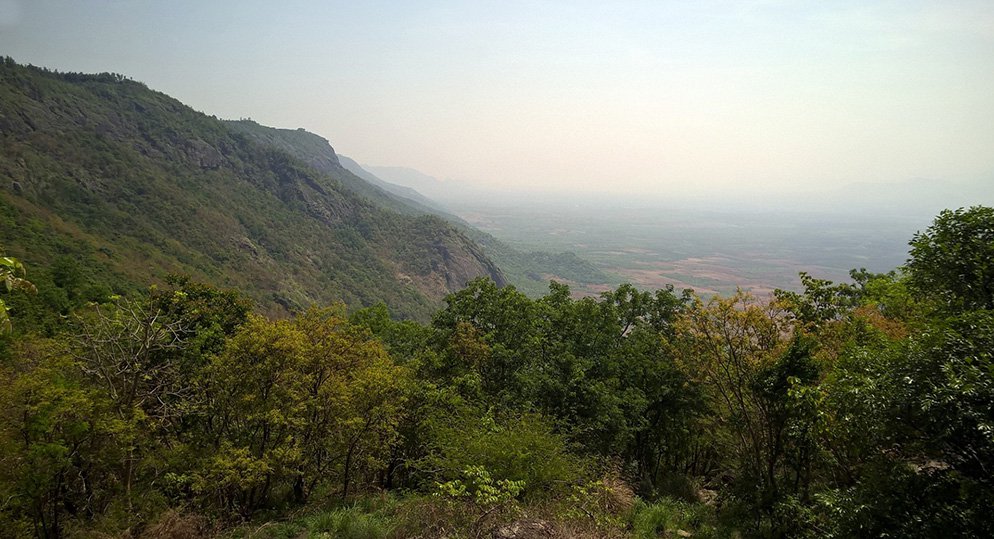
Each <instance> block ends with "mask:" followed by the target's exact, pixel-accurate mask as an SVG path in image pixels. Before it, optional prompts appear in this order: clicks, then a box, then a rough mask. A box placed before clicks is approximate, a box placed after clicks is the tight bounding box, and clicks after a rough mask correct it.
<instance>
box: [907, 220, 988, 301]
mask: <svg viewBox="0 0 994 539" xmlns="http://www.w3.org/2000/svg"><path fill="white" fill-rule="evenodd" d="M910 245H911V252H910V258H909V259H908V262H907V264H906V270H907V272H908V276H909V280H910V283H911V285H912V286H913V288H914V289H915V290H916V291H917V292H918V293H919V294H921V295H923V296H925V297H928V298H933V299H935V300H936V301H937V302H938V303H939V305H941V306H942V307H944V308H946V309H949V310H952V311H963V310H971V309H988V310H989V309H994V208H989V207H985V206H973V207H971V208H969V209H963V208H960V209H958V210H955V211H952V210H943V211H942V212H941V213H940V214H939V216H938V217H936V218H935V221H934V222H933V223H932V225H931V226H930V227H929V228H928V229H927V230H926V231H925V232H918V233H917V234H915V235H914V237H913V238H912V240H911V243H910Z"/></svg>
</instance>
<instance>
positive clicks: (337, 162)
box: [225, 120, 611, 297]
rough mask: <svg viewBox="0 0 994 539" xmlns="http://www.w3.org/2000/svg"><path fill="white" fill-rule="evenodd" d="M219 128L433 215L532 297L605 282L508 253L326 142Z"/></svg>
mask: <svg viewBox="0 0 994 539" xmlns="http://www.w3.org/2000/svg"><path fill="white" fill-rule="evenodd" d="M225 123H226V124H227V125H228V126H230V127H231V128H232V129H234V130H236V131H238V132H240V133H243V134H245V135H246V136H249V137H251V138H253V139H255V140H257V141H258V142H261V143H264V144H267V145H272V146H275V147H278V148H280V149H282V150H285V151H287V152H288V153H290V154H291V155H293V156H294V157H297V158H298V159H300V160H301V161H303V162H305V163H307V164H309V165H311V166H312V167H314V168H315V169H317V170H319V171H321V172H324V173H326V174H328V175H330V176H331V177H333V178H335V179H336V180H338V181H340V182H341V184H342V186H344V187H345V188H346V189H349V190H351V191H353V192H354V193H356V194H357V195H359V196H361V197H364V198H366V199H368V200H370V201H371V202H374V203H376V204H378V205H380V206H383V207H387V208H390V209H391V210H393V211H396V212H398V213H403V214H405V215H422V216H423V215H434V216H436V217H440V218H442V219H445V220H446V221H448V222H449V223H451V224H452V225H453V226H455V227H456V228H457V229H458V230H459V231H460V232H462V233H463V234H465V235H466V236H467V237H468V238H470V239H471V240H472V241H474V242H475V243H477V244H478V245H480V246H481V247H483V252H484V253H485V254H486V256H487V257H488V258H489V259H491V260H493V261H494V262H495V263H496V264H497V266H498V267H499V268H500V269H501V271H502V272H503V275H504V276H505V277H506V278H507V280H508V282H509V283H511V284H513V285H514V286H516V287H517V288H519V289H520V290H522V291H523V292H525V293H527V294H529V295H531V296H533V297H538V296H541V295H542V294H544V293H546V292H547V291H548V289H549V280H550V279H555V280H558V281H566V282H570V283H581V284H606V283H608V282H610V281H611V279H610V277H608V276H607V275H605V274H604V273H603V272H602V271H600V270H599V269H597V268H596V267H595V266H594V265H593V264H591V263H590V262H588V261H586V260H584V259H582V258H580V257H578V256H577V255H576V254H574V253H570V252H563V253H549V252H544V251H524V250H520V249H516V248H513V247H511V246H510V245H508V244H507V243H505V242H503V241H500V240H499V239H497V238H496V237H494V236H493V235H491V234H488V233H486V232H483V231H481V230H479V229H477V228H474V227H473V226H472V225H470V224H469V223H467V222H466V221H464V220H463V219H461V218H459V217H458V216H456V215H454V214H452V213H450V212H448V211H446V210H445V209H443V208H442V207H441V206H440V205H439V204H437V203H435V202H434V201H432V200H431V199H429V198H427V197H425V196H423V195H421V193H419V192H418V191H416V190H414V189H413V188H410V187H404V186H400V185H396V184H392V183H390V182H387V181H385V180H383V179H381V178H379V177H377V176H376V175H375V174H373V173H371V172H369V171H368V170H366V169H364V168H363V167H362V166H360V165H359V164H358V163H356V162H355V161H353V160H352V159H349V158H348V157H344V156H341V155H337V154H336V153H335V150H334V149H333V148H332V147H331V144H330V143H329V142H328V140H327V139H325V138H323V137H321V136H319V135H316V134H314V133H310V132H308V131H305V130H304V129H278V128H274V127H267V126H263V125H259V124H258V123H256V122H253V121H251V120H238V121H227V122H225ZM404 170H407V169H404Z"/></svg>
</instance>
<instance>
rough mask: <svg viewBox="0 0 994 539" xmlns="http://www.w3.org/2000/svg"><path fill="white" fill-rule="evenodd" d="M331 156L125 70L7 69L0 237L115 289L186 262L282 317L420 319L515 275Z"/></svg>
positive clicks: (10, 65)
mask: <svg viewBox="0 0 994 539" xmlns="http://www.w3.org/2000/svg"><path fill="white" fill-rule="evenodd" d="M332 155H334V153H333V152H332ZM318 166H320V164H318V163H307V162H305V161H303V160H301V159H300V158H298V157H295V156H294V155H292V152H288V151H287V148H286V147H285V146H281V145H280V144H278V141H268V142H267V141H264V140H260V139H259V137H253V136H248V135H246V134H245V133H244V132H242V131H239V130H237V129H233V128H232V127H231V126H230V125H229V124H227V123H226V122H222V121H219V120H217V119H216V118H214V117H211V116H206V115H204V114H202V113H199V112H196V111H194V110H193V109H191V108H189V107H187V106H185V105H183V104H182V103H180V102H179V101H177V100H175V99H172V98H170V97H168V96H166V95H164V94H162V93H159V92H155V91H152V90H150V89H148V88H147V87H145V86H144V85H142V84H140V83H137V82H134V81H131V80H128V79H126V78H124V77H122V76H119V75H111V74H101V75H82V74H73V73H66V74H61V73H54V72H50V71H47V70H43V69H39V68H35V67H31V66H19V65H17V64H15V63H14V62H13V61H12V60H10V59H9V58H8V59H5V61H4V62H3V63H2V65H0V245H3V246H5V247H6V249H7V250H8V251H9V252H11V253H12V254H15V255H17V256H19V257H21V258H23V259H24V261H25V262H26V263H27V264H28V265H29V267H32V268H35V269H38V268H48V267H50V266H51V265H52V263H53V260H56V259H59V258H60V257H62V258H65V257H69V258H71V259H73V260H78V261H81V262H83V263H82V264H81V266H83V267H86V268H96V269H92V270H88V271H89V272H90V275H89V277H90V278H92V279H96V280H103V281H104V282H106V283H108V284H109V285H112V287H113V288H115V289H117V290H122V289H127V288H129V287H132V288H134V287H139V286H144V285H147V284H148V283H149V282H151V281H153V280H155V279H156V278H159V277H161V276H163V275H165V274H166V273H169V272H179V273H185V274H189V275H191V276H193V277H195V278H198V279H202V280H205V281H207V282H210V283H213V284H216V285H220V286H230V287H237V288H239V289H241V290H243V291H245V292H246V293H247V294H249V295H250V296H251V297H253V298H254V299H256V300H257V301H258V302H259V303H260V305H261V306H262V307H263V308H264V309H265V310H267V311H270V312H278V311H280V310H283V309H295V308H299V307H302V306H305V305H308V304H310V303H327V302H330V301H337V300H342V301H345V302H347V303H349V304H352V305H369V304H372V303H375V302H377V301H386V302H387V303H388V304H389V305H391V308H393V309H394V310H395V311H396V312H397V313H398V314H400V315H402V316H407V317H417V318H422V319H424V318H426V317H427V316H429V315H430V313H431V312H432V311H433V310H434V309H435V308H436V307H437V306H438V305H439V303H440V301H441V299H442V298H443V297H444V296H445V295H446V294H447V293H449V292H451V291H454V290H457V289H459V288H461V287H462V286H463V285H465V283H466V282H468V281H469V280H471V279H473V278H475V277H478V276H489V277H491V278H493V279H494V280H495V281H497V282H499V283H503V281H504V279H503V275H502V274H501V273H500V271H499V270H498V269H497V267H496V266H495V265H494V264H493V263H492V262H491V261H490V260H489V259H488V258H487V257H486V256H485V255H484V254H483V252H482V250H481V249H480V247H479V246H477V245H476V244H475V243H474V242H472V241H471V240H470V239H468V238H467V237H466V236H465V234H463V233H462V232H460V231H459V230H456V229H455V228H454V227H452V226H451V225H449V224H448V223H446V222H445V221H444V220H442V219H440V218H438V217H434V216H429V215H423V214H422V215H414V214H413V212H408V214H407V215H404V214H401V213H397V212H395V211H391V210H389V209H386V208H384V207H382V206H380V205H378V204H377V202H378V201H377V200H371V197H364V196H359V195H357V194H356V192H355V191H354V189H353V188H350V187H347V186H345V185H343V184H344V182H345V181H347V180H348V178H342V177H335V176H333V175H331V174H329V173H327V172H322V171H320V170H316V167H318ZM350 176H351V175H350ZM356 180H357V181H361V180H358V179H356ZM370 187H372V186H370Z"/></svg>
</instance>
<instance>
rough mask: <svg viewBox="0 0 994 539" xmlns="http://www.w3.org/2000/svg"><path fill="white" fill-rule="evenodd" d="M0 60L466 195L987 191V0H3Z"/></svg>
mask: <svg viewBox="0 0 994 539" xmlns="http://www.w3.org/2000/svg"><path fill="white" fill-rule="evenodd" d="M0 54H7V55H10V56H13V57H14V59H15V60H17V61H19V62H25V63H33V64H37V65H44V66H48V67H52V68H55V69H59V70H68V71H86V72H94V71H114V72H120V73H124V74H126V75H129V76H131V77H132V78H135V79H137V80H140V81H142V82H145V83H146V84H148V85H149V86H151V87H152V88H154V89H158V90H161V91H163V92H166V93H168V94H170V95H172V96H174V97H176V98H178V99H180V100H182V101H184V102H186V103H187V104H189V105H191V106H193V107H194V108H197V109H199V110H202V111H204V112H206V113H208V114H216V115H217V116H219V117H224V118H239V117H251V118H253V119H255V120H257V121H259V122H260V123H263V124H266V125H272V126H278V127H304V128H306V129H308V130H311V131H314V132H316V133H319V134H321V135H323V136H325V137H326V138H328V139H330V140H331V142H332V144H333V145H334V146H335V148H336V150H338V151H339V152H340V153H343V154H346V155H349V156H351V157H353V158H355V159H356V160H358V161H360V162H363V163H372V164H378V165H404V166H410V167H413V168H416V169H419V170H421V171H423V172H425V173H428V174H431V175H434V176H437V177H440V178H454V179H458V180H459V181H465V182H470V183H475V184H485V185H505V186H512V187H516V188H535V187H536V186H541V187H543V188H546V189H566V188H570V189H585V190H601V191H614V192H626V193H664V192H668V193H678V194H682V193H689V192H705V193H706V192H715V191H720V190H729V189H731V190H744V189H760V188H763V189H781V188H785V187H787V186H791V188H797V189H818V188H821V187H824V186H826V185H834V184H845V183H850V182H866V181H874V182H892V181H902V180H907V179H910V178H939V179H949V180H976V179H977V178H992V180H994V2H992V1H991V0H979V1H976V2H968V1H963V2H960V1H935V2H915V1H900V2H871V1H853V2H842V1H832V2H824V1H812V2H778V1H760V2H697V1H689V0H688V1H680V2H662V1H649V2H614V1H612V2H589V3H588V2H575V1H574V2H549V1H547V2H529V1H524V2H517V1H501V2H493V3H487V2H417V1H398V2H368V1H349V2H323V1H308V2H304V1H264V2H259V1H245V0H239V1H231V2H220V1H214V0H197V1H190V2H186V1H164V0H162V1H152V0H147V1H139V0H128V1H125V0H105V1H83V0H77V1H64V2H54V1H46V0H0Z"/></svg>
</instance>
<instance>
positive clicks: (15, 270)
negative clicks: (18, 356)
mask: <svg viewBox="0 0 994 539" xmlns="http://www.w3.org/2000/svg"><path fill="white" fill-rule="evenodd" d="M26 273H27V272H26V271H25V269H24V264H22V263H21V262H20V261H19V260H18V259H16V258H13V257H10V256H3V250H2V249H0V281H3V287H4V289H5V290H6V291H7V292H10V291H11V290H28V291H32V292H33V291H34V289H35V287H34V285H33V284H31V282H30V281H28V280H26V279H24V275H25V274H26ZM7 311H8V308H7V304H6V303H4V301H3V298H0V333H8V332H10V328H11V326H10V316H9V315H8V314H7Z"/></svg>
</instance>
